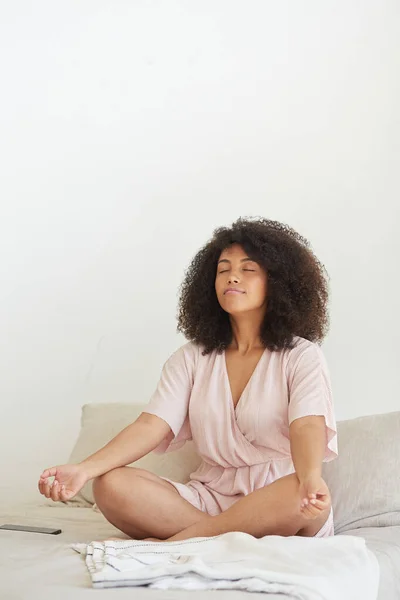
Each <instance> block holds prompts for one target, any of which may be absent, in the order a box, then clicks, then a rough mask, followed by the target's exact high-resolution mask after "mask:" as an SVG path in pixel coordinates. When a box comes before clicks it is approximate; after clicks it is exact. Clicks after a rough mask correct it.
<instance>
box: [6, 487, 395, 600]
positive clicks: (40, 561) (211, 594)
mask: <svg viewBox="0 0 400 600" xmlns="http://www.w3.org/2000/svg"><path fill="white" fill-rule="evenodd" d="M0 490H1V487H0ZM0 521H1V523H21V524H26V525H41V526H44V527H61V529H62V534H61V535H56V536H51V535H41V534H36V533H21V532H16V531H0V598H1V600H32V598H40V600H54V599H55V598H56V599H57V600H71V598H73V599H74V600H90V599H91V598H93V599H98V598H99V595H100V596H101V598H102V600H125V598H126V599H128V598H129V599H132V594H134V597H135V600H180V599H182V600H185V599H186V598H187V591H184V590H176V591H175V590H157V589H148V588H136V589H135V590H132V588H130V587H127V588H110V589H104V590H101V591H100V592H99V590H97V589H94V588H93V586H92V580H91V577H90V575H89V572H88V569H87V568H86V566H85V562H84V560H83V559H82V557H80V556H79V555H77V554H76V552H74V551H73V550H71V544H73V543H75V542H80V543H84V544H89V543H90V542H91V541H92V540H96V539H97V540H104V539H106V538H108V537H112V536H118V535H121V534H120V532H119V531H118V530H117V529H116V528H115V527H113V526H112V525H111V524H110V523H108V522H107V521H106V520H105V519H104V517H103V515H102V514H101V513H96V512H94V511H92V510H90V509H88V508H75V507H67V506H65V505H63V504H60V503H54V502H52V501H51V500H46V499H44V498H42V497H41V496H40V495H38V500H37V501H34V500H31V499H29V502H26V501H25V504H23V503H22V502H21V499H17V498H15V499H14V501H12V500H11V501H10V498H9V494H4V495H1V498H0ZM347 533H348V534H350V533H351V535H357V536H360V537H363V538H364V539H365V540H366V542H367V546H368V548H369V549H370V550H372V551H373V552H374V554H375V556H376V557H377V559H378V561H379V564H380V573H381V578H380V585H379V597H378V600H400V527H394V526H393V527H380V528H363V529H358V530H353V531H352V532H347ZM245 598H250V599H251V600H255V599H256V598H260V600H262V599H263V598H268V600H282V595H280V594H268V596H266V595H265V594H262V595H261V594H260V595H258V594H252V595H251V596H250V595H249V594H247V593H246V592H242V591H236V590H218V591H212V590H210V591H204V592H201V591H199V592H197V593H196V600H245ZM354 600H364V598H362V597H360V596H357V597H356V598H355V599H354Z"/></svg>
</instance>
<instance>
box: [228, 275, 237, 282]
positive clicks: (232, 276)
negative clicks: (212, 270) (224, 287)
mask: <svg viewBox="0 0 400 600" xmlns="http://www.w3.org/2000/svg"><path fill="white" fill-rule="evenodd" d="M233 282H235V283H238V282H239V278H238V277H237V276H236V275H234V274H231V275H229V277H228V283H233Z"/></svg>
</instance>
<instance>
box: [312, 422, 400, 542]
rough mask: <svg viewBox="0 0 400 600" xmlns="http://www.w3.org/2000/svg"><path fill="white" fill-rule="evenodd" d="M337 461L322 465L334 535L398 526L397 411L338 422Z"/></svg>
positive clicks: (399, 460)
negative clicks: (333, 523)
mask: <svg viewBox="0 0 400 600" xmlns="http://www.w3.org/2000/svg"><path fill="white" fill-rule="evenodd" d="M337 429H338V446H339V457H338V458H336V459H335V460H333V461H332V462H329V463H323V466H322V469H323V471H322V476H323V478H324V480H325V481H326V483H327V485H328V487H329V489H330V491H331V495H332V506H333V512H334V522H335V532H336V533H344V532H345V531H348V530H350V529H358V528H360V527H386V526H390V525H400V477H399V465H400V412H392V413H386V414H380V415H371V416H366V417H358V418H357V419H351V420H348V421H339V422H338V423H337Z"/></svg>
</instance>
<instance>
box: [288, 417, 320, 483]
mask: <svg viewBox="0 0 400 600" xmlns="http://www.w3.org/2000/svg"><path fill="white" fill-rule="evenodd" d="M289 437H290V449H291V454H292V459H293V464H294V468H295V470H296V473H297V477H298V479H299V480H300V481H301V480H302V479H304V478H307V477H308V476H309V475H311V474H317V475H319V476H321V471H322V461H323V459H324V454H325V445H326V430H325V419H324V417H323V416H309V417H301V418H299V419H295V420H294V421H293V422H292V423H291V425H290V428H289Z"/></svg>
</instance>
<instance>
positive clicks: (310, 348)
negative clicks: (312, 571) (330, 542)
mask: <svg viewBox="0 0 400 600" xmlns="http://www.w3.org/2000/svg"><path fill="white" fill-rule="evenodd" d="M294 341H295V343H296V346H295V347H294V348H292V349H283V350H278V351H270V350H269V349H268V348H265V350H264V352H263V354H262V355H261V358H260V360H259V362H258V363H257V365H256V367H255V369H254V371H253V373H252V375H251V377H250V379H249V381H248V383H247V385H246V387H245V389H244V390H243V393H242V395H241V397H240V399H239V401H238V403H237V405H236V407H234V404H233V400H232V393H231V388H230V384H229V378H228V373H227V368H226V360H225V352H222V354H218V353H217V351H216V350H214V351H213V352H211V353H210V354H207V355H205V356H203V355H202V350H203V349H204V348H203V347H202V346H201V345H198V344H195V343H193V342H188V343H186V344H184V345H183V346H181V347H180V348H178V349H177V350H176V351H175V352H174V353H173V354H172V355H171V356H170V357H169V358H168V360H167V361H166V362H165V363H164V365H163V368H162V372H161V376H160V379H159V382H158V385H157V388H156V390H155V392H154V393H153V395H152V397H151V399H150V401H149V403H148V405H146V407H145V409H144V412H147V413H150V414H153V415H156V416H158V417H160V418H162V419H164V421H166V422H167V423H168V424H169V426H170V428H171V432H170V434H169V435H168V436H167V437H166V438H165V439H164V440H163V441H162V442H161V444H159V446H158V447H157V448H156V449H155V452H158V453H163V452H170V451H172V450H175V449H178V448H180V447H181V446H182V445H183V444H184V443H185V442H186V441H187V440H190V439H192V440H193V443H194V446H195V448H196V451H197V453H198V454H199V456H200V457H201V459H202V460H201V463H200V465H199V467H198V468H197V470H196V471H194V472H193V473H191V474H190V481H189V482H188V483H186V484H183V483H178V482H174V481H171V480H170V479H168V478H166V477H164V478H163V479H165V480H166V481H169V482H170V483H172V484H173V485H174V486H175V488H176V489H177V490H178V492H179V493H180V495H181V496H182V497H183V498H185V499H186V500H188V501H189V502H190V503H191V504H193V506H195V507H196V508H198V509H200V510H202V511H204V512H207V513H208V514H210V515H217V514H219V513H220V512H222V511H224V510H226V509H227V508H229V507H230V506H231V505H232V504H233V503H234V502H236V501H237V500H240V498H243V497H244V496H246V495H247V494H249V493H251V492H252V491H254V490H256V489H259V488H262V487H264V486H266V485H269V484H270V483H273V482H274V481H276V480H277V479H279V478H281V477H284V476H285V475H289V474H290V473H294V472H295V468H294V465H293V461H292V458H291V453H290V439H289V425H290V423H292V421H294V420H295V419H298V418H300V417H305V416H308V415H323V416H324V417H325V425H326V447H325V457H324V462H328V461H331V460H333V459H334V458H336V457H337V455H338V448H337V431H336V420H335V415H334V410H333V399H332V391H331V385H330V377H329V372H328V367H327V364H326V360H325V357H324V355H323V353H322V350H321V348H320V346H319V345H318V344H316V343H313V342H310V341H309V340H306V339H305V338H302V337H299V336H296V337H295V338H294ZM333 534H334V530H333V512H332V511H331V514H330V515H329V517H328V520H327V522H326V523H325V524H324V526H323V527H322V529H321V530H320V531H319V532H318V534H317V536H318V537H324V536H328V535H333Z"/></svg>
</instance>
